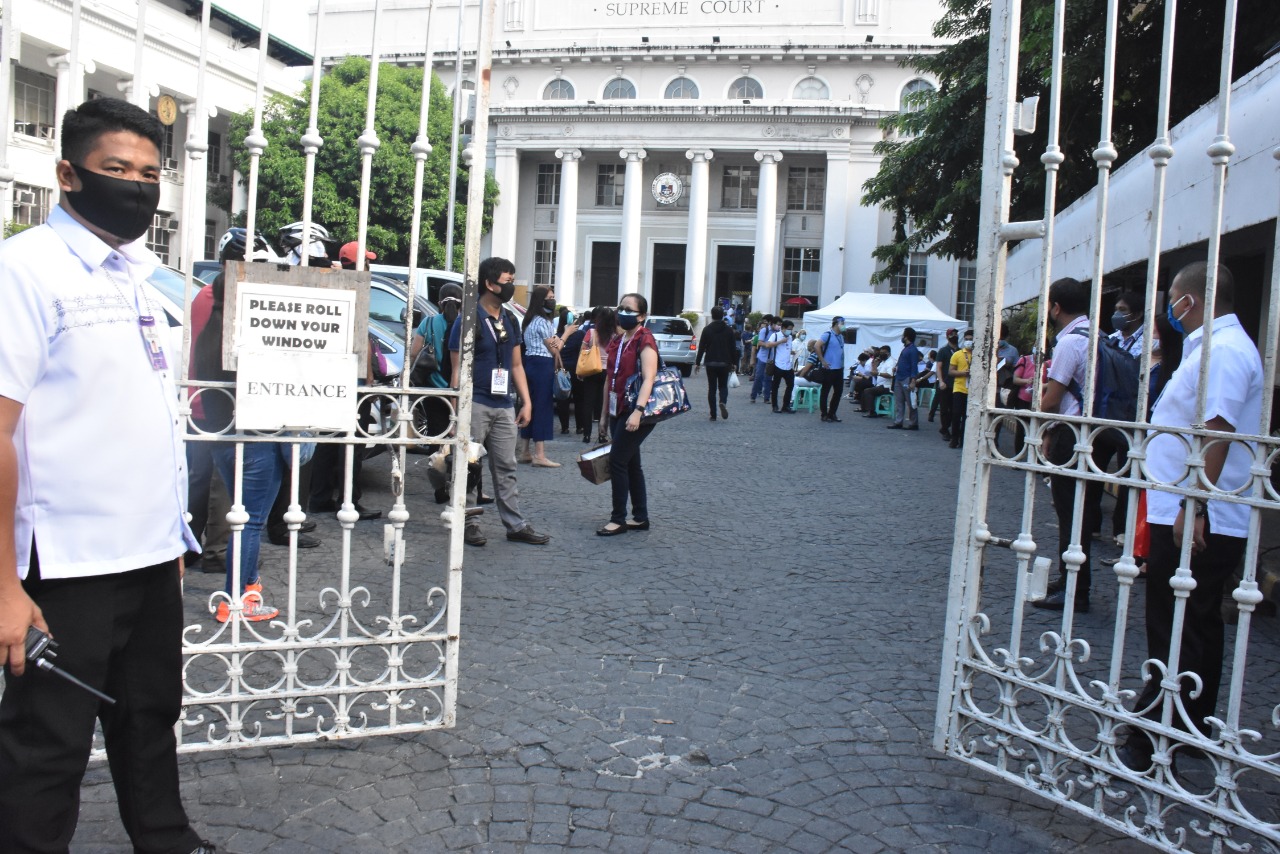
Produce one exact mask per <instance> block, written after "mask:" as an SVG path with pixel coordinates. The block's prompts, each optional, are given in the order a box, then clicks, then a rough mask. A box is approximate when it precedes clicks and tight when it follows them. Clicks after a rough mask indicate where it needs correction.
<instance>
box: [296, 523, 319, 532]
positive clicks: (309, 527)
mask: <svg viewBox="0 0 1280 854" xmlns="http://www.w3.org/2000/svg"><path fill="white" fill-rule="evenodd" d="M315 529H316V523H315V522H314V521H312V520H311V519H308V520H307V521H305V522H303V523H302V527H300V528H298V532H299V533H302V534H310V533H311V532H312V531H314V530H315Z"/></svg>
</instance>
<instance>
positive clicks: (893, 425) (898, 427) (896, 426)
mask: <svg viewBox="0 0 1280 854" xmlns="http://www.w3.org/2000/svg"><path fill="white" fill-rule="evenodd" d="M884 429H886V430H901V429H902V425H901V424H890V425H889V426H887V427H885V428H884Z"/></svg>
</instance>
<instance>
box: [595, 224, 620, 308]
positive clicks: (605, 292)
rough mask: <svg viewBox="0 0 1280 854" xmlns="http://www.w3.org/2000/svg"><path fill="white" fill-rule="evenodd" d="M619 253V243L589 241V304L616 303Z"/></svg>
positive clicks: (610, 304)
mask: <svg viewBox="0 0 1280 854" xmlns="http://www.w3.org/2000/svg"><path fill="white" fill-rule="evenodd" d="M621 255H622V244H621V243H617V242H615V241H609V240H596V241H593V242H592V243H591V289H590V295H591V300H590V303H589V304H590V305H591V306H593V307H594V306H597V305H608V306H612V305H616V304H617V301H618V270H619V267H620V262H619V258H620V257H621Z"/></svg>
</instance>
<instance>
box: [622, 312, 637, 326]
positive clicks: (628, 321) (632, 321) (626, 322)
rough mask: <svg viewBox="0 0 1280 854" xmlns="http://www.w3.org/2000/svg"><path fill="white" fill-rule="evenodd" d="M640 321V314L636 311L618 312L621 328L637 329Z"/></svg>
mask: <svg viewBox="0 0 1280 854" xmlns="http://www.w3.org/2000/svg"><path fill="white" fill-rule="evenodd" d="M639 323H640V315H639V314H637V313H636V312H634V311H620V312H618V326H619V327H620V328H622V329H626V330H631V329H635V328H636V325H637V324H639Z"/></svg>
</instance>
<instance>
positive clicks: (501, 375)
mask: <svg viewBox="0 0 1280 854" xmlns="http://www.w3.org/2000/svg"><path fill="white" fill-rule="evenodd" d="M489 393H490V394H506V393H507V372H506V371H505V370H503V369H502V368H494V369H493V373H492V374H490V375H489Z"/></svg>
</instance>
